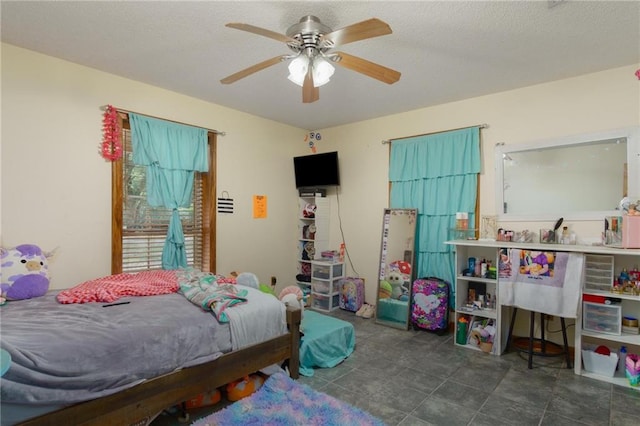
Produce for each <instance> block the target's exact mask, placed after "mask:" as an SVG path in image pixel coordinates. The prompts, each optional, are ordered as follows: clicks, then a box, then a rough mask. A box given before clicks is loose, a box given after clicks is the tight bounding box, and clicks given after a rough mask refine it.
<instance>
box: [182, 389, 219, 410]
mask: <svg viewBox="0 0 640 426" xmlns="http://www.w3.org/2000/svg"><path fill="white" fill-rule="evenodd" d="M221 399H222V392H220V389H214V390H213V391H211V392H205V393H201V394H199V395H196V396H194V397H193V398H191V399H190V400H188V401H185V402H184V408H186V409H187V410H190V409H192V408H200V407H207V406H209V405H215V404H217V403H218V402H220V400H221Z"/></svg>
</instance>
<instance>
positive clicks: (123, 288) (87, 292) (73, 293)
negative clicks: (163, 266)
mask: <svg viewBox="0 0 640 426" xmlns="http://www.w3.org/2000/svg"><path fill="white" fill-rule="evenodd" d="M177 291H178V278H177V276H176V272H175V271H143V272H138V273H134V274H132V273H127V274H118V275H109V276H106V277H102V278H98V279H95V280H89V281H85V282H83V283H82V284H78V285H77V286H75V287H72V288H70V289H67V290H63V291H61V292H60V293H58V296H57V299H58V302H60V303H86V302H113V301H114V300H118V299H119V298H120V297H122V296H155V295H158V294H168V293H176V292H177Z"/></svg>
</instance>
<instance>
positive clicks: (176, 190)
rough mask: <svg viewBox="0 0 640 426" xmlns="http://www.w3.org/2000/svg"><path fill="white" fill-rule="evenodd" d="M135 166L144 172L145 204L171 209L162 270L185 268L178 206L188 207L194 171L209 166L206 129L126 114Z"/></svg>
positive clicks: (184, 252) (163, 250) (185, 258)
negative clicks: (129, 126)
mask: <svg viewBox="0 0 640 426" xmlns="http://www.w3.org/2000/svg"><path fill="white" fill-rule="evenodd" d="M129 122H130V123H131V144H132V146H133V162H134V164H137V165H141V166H145V167H146V169H147V202H148V203H149V205H150V206H152V207H166V208H169V209H172V210H173V212H172V214H171V219H170V221H169V230H168V232H167V238H166V240H165V244H164V247H163V249H162V268H163V269H178V268H186V267H187V254H186V251H185V247H184V233H183V230H182V222H181V221H180V213H179V212H178V208H179V207H188V206H189V205H190V204H191V195H192V193H193V180H194V176H195V172H206V171H208V170H209V166H208V161H209V160H208V150H207V130H206V129H201V128H199V127H192V126H186V125H183V124H178V123H172V122H169V121H165V120H159V119H155V118H151V117H146V116H141V115H138V114H133V113H130V114H129Z"/></svg>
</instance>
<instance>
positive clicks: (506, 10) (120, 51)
mask: <svg viewBox="0 0 640 426" xmlns="http://www.w3.org/2000/svg"><path fill="white" fill-rule="evenodd" d="M552 5H555V6H554V7H551V6H552ZM305 15H315V16H317V17H319V18H320V19H321V21H322V22H323V23H324V24H326V25H328V26H329V27H331V28H332V29H334V30H335V29H339V28H342V27H345V26H347V25H350V24H353V23H356V22H360V21H363V20H366V19H369V18H374V17H375V18H379V19H381V20H383V21H385V22H387V23H388V24H389V25H390V26H391V28H392V30H393V33H392V34H390V35H386V36H382V37H378V38H374V39H369V40H363V41H359V42H355V43H351V44H348V45H345V46H342V47H340V48H339V50H341V51H344V52H346V53H349V54H352V55H356V56H359V57H361V58H364V59H367V60H370V61H373V62H376V63H379V64H381V65H384V66H387V67H390V68H393V69H396V70H398V71H400V72H401V73H402V77H401V78H400V81H399V82H397V83H395V84H393V85H387V84H384V83H381V82H379V81H377V80H374V79H371V78H369V77H366V76H364V75H361V74H358V73H356V72H353V71H351V70H348V69H345V68H341V67H338V68H337V69H336V73H335V75H334V76H333V78H332V79H331V82H330V83H328V84H327V85H326V86H323V87H322V88H321V89H320V100H319V101H317V102H315V103H312V104H303V103H302V91H301V88H300V87H298V86H295V85H294V84H293V83H291V82H289V81H288V80H287V78H286V76H287V70H286V63H280V64H277V65H275V66H272V67H270V68H268V69H265V70H263V71H260V72H258V73H256V74H253V75H251V76H249V77H246V78H244V79H242V80H239V81H237V82H236V83H233V84H230V85H223V84H221V83H220V79H222V78H224V77H226V76H228V75H230V74H232V73H234V72H236V71H239V70H241V69H244V68H247V67H249V66H251V65H253V64H255V63H257V62H261V61H264V60H266V59H269V58H272V57H274V56H277V55H281V54H288V53H290V51H289V49H288V48H287V47H286V46H285V45H284V44H282V43H280V42H277V41H275V40H272V39H269V38H266V37H261V36H258V35H254V34H250V33H248V32H244V31H239V30H236V29H231V28H227V27H225V24H226V23H228V22H243V23H248V24H252V25H255V26H258V27H262V28H265V29H269V30H272V31H275V32H279V33H285V32H286V29H287V28H288V27H289V26H290V25H292V24H294V23H296V22H298V21H299V19H300V18H301V17H303V16H305ZM1 20H2V22H1V24H2V29H1V35H2V42H5V43H9V44H13V45H16V46H19V47H23V48H26V49H30V50H34V51H37V52H41V53H44V54H47V55H51V56H55V57H58V58H62V59H66V60H68V61H71V62H75V63H78V64H82V65H86V66H89V67H92V68H96V69H99V70H102V71H106V72H109V73H112V74H116V75H120V76H123V77H127V78H130V79H133V80H138V81H141V82H144V83H148V84H151V85H155V86H158V87H163V88H166V89H169V90H173V91H176V92H179V93H183V94H186V95H189V96H193V97H196V98H200V99H203V100H206V101H210V102H213V103H216V104H219V105H224V106H227V107H230V108H234V109H237V110H241V111H245V112H248V113H251V114H254V115H257V116H261V117H265V118H268V119H272V120H276V121H279V122H282V123H287V124H290V125H293V126H296V127H300V128H304V129H308V130H315V129H321V128H326V127H331V126H335V125H340V124H345V123H350V122H355V121H360V120H365V119H369V118H375V117H380V116H385V115H390V114H395V113H400V112H405V111H409V110H413V109H417V108H422V107H427V106H431V105H437V104H441V103H445V102H451V101H455V100H460V99H466V98H470V97H475V96H480V95H485V94H490V93H496V92H500V91H504V90H510V89H514V88H518V87H524V86H529V85H533V84H538V83H542V82H546V81H551V80H557V79H562V78H568V77H572V76H576V75H580V74H586V73H590V72H596V71H600V70H604V69H609V68H615V67H619V66H625V65H632V64H638V63H640V2H639V1H625V2H615V1H560V2H558V1H554V2H548V1H501V2H498V1H493V2H483V1H462V2H461V1H440V2H437V1H366V2H365V1H358V2H349V1H295V2H291V1H280V2H275V1H260V2H246V1H232V2H222V1H200V2H184V1H172V2H167V1H162V2H149V1H138V2H128V1H110V2H96V1H81V2H67V1H45V2H35V1H16V2H14V1H6V0H2V2H1ZM630 78H633V76H630ZM105 103H108V100H105Z"/></svg>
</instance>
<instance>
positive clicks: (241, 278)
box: [231, 271, 260, 289]
mask: <svg viewBox="0 0 640 426" xmlns="http://www.w3.org/2000/svg"><path fill="white" fill-rule="evenodd" d="M231 275H232V276H233V277H235V279H236V284H240V285H244V286H247V287H253V288H255V289H258V288H260V282H259V281H258V277H257V276H256V274H253V273H251V272H240V273H237V272H235V271H233V272H232V273H231Z"/></svg>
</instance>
